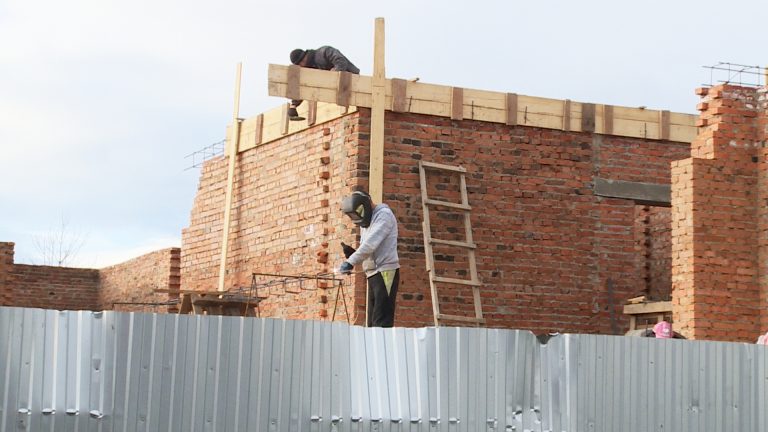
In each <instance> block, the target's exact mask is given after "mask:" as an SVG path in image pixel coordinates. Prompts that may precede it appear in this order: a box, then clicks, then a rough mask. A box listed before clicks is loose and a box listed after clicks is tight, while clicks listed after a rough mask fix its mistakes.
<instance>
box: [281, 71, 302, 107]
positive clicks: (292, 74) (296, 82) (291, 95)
mask: <svg viewBox="0 0 768 432" xmlns="http://www.w3.org/2000/svg"><path fill="white" fill-rule="evenodd" d="M300 82H301V66H297V65H290V66H288V83H287V85H288V89H287V90H286V92H285V97H287V98H288V99H301V96H300V94H299V87H300Z"/></svg>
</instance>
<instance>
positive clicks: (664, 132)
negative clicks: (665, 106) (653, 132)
mask: <svg viewBox="0 0 768 432" xmlns="http://www.w3.org/2000/svg"><path fill="white" fill-rule="evenodd" d="M659 139H662V140H668V139H669V111H659Z"/></svg>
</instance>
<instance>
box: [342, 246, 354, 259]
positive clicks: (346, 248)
mask: <svg viewBox="0 0 768 432" xmlns="http://www.w3.org/2000/svg"><path fill="white" fill-rule="evenodd" d="M341 249H342V250H343V251H344V256H345V257H346V258H349V257H351V256H352V254H353V253H355V248H353V247H352V246H350V245H348V244H346V243H344V242H341Z"/></svg>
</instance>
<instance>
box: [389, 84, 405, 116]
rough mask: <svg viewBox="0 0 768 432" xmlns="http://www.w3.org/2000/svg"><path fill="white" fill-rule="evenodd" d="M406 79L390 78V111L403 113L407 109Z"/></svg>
mask: <svg viewBox="0 0 768 432" xmlns="http://www.w3.org/2000/svg"><path fill="white" fill-rule="evenodd" d="M407 88H408V81H406V80H404V79H400V78H392V111H394V112H398V113H403V112H407V111H408V105H407V101H406V93H407Z"/></svg>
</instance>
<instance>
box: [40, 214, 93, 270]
mask: <svg viewBox="0 0 768 432" xmlns="http://www.w3.org/2000/svg"><path fill="white" fill-rule="evenodd" d="M85 237H86V236H85V235H83V233H81V232H79V231H77V230H75V229H73V228H72V227H71V226H70V225H69V221H68V220H67V218H65V217H64V216H63V215H62V216H61V221H60V224H59V226H58V227H56V228H54V229H51V230H49V231H48V232H46V233H43V234H38V235H35V236H34V238H33V241H34V244H35V248H36V249H37V252H38V256H39V259H40V260H41V261H42V264H43V265H50V266H58V267H66V266H67V265H68V264H69V263H71V262H72V260H74V259H75V258H77V254H78V253H79V252H80V249H81V248H82V247H83V245H84V244H85Z"/></svg>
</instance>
